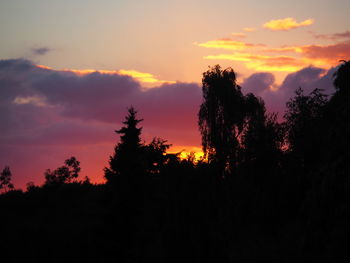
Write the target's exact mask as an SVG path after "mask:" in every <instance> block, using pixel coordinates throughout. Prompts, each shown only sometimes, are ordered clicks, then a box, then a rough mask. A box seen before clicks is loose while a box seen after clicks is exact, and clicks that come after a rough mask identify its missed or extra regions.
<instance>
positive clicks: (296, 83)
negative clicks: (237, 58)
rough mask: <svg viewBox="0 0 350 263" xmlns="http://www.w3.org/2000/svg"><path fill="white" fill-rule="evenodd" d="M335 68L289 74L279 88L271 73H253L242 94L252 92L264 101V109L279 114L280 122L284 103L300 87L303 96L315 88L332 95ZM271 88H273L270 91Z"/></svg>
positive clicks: (246, 80)
mask: <svg viewBox="0 0 350 263" xmlns="http://www.w3.org/2000/svg"><path fill="white" fill-rule="evenodd" d="M334 72H335V68H331V69H330V70H328V71H327V70H324V69H321V68H316V67H307V68H304V69H302V70H299V71H297V72H294V73H291V74H289V75H288V76H287V77H286V78H285V79H284V81H283V83H282V84H281V85H280V86H277V85H276V83H275V79H274V76H273V75H272V74H271V73H255V74H252V75H251V76H250V77H248V78H246V79H245V80H244V81H243V83H242V84H241V85H242V87H243V88H242V90H243V92H244V93H248V92H253V93H254V94H255V95H257V96H260V97H262V98H263V99H264V101H265V104H266V107H267V109H268V110H269V111H271V112H277V113H278V114H279V120H282V117H283V114H284V111H285V105H286V102H287V101H288V100H289V99H290V98H291V97H293V96H294V93H295V90H296V89H298V88H299V87H301V88H302V89H303V90H304V91H305V94H309V93H310V92H312V91H313V90H314V89H315V88H318V89H321V90H323V92H324V93H325V94H327V95H331V94H333V93H334V91H335V90H334V87H333V74H334ZM271 87H273V88H272V89H271Z"/></svg>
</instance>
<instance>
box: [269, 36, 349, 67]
mask: <svg viewBox="0 0 350 263" xmlns="http://www.w3.org/2000/svg"><path fill="white" fill-rule="evenodd" d="M263 51H264V52H274V53H280V52H292V53H296V54H299V55H301V57H302V60H303V61H304V62H305V63H306V64H313V65H315V66H318V67H329V66H334V65H337V64H338V63H339V60H347V59H349V58H350V41H348V42H342V43H336V44H331V45H304V46H290V47H288V46H287V47H281V48H270V49H265V50H263Z"/></svg>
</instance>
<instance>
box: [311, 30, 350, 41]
mask: <svg viewBox="0 0 350 263" xmlns="http://www.w3.org/2000/svg"><path fill="white" fill-rule="evenodd" d="M309 32H310V33H311V34H312V35H313V36H314V37H315V38H317V39H327V40H339V39H344V38H349V39H350V30H346V31H344V32H341V33H335V34H316V33H314V32H312V31H309Z"/></svg>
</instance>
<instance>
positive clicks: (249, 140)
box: [240, 94, 284, 172]
mask: <svg viewBox="0 0 350 263" xmlns="http://www.w3.org/2000/svg"><path fill="white" fill-rule="evenodd" d="M246 110H247V116H246V121H245V129H244V131H243V134H242V138H241V153H242V156H240V162H241V163H242V165H245V166H252V165H253V166H255V167H254V168H255V169H257V168H258V167H259V168H263V167H262V166H264V167H265V168H266V167H268V166H269V167H272V166H276V165H277V162H278V161H279V159H280V157H281V154H282V152H281V148H282V144H283V139H284V136H283V135H284V134H283V129H282V125H280V124H279V123H278V122H277V115H276V114H268V113H267V112H266V108H265V103H264V101H263V100H262V99H261V98H257V97H255V96H254V95H253V94H247V95H246ZM265 172H266V171H265Z"/></svg>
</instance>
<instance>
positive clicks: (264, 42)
mask: <svg viewBox="0 0 350 263" xmlns="http://www.w3.org/2000/svg"><path fill="white" fill-rule="evenodd" d="M349 11H350V1H349V0H304V1H295V0H294V1H291V0H285V1H275V0H266V1H258V0H254V1H253V0H246V1H233V0H215V1H214V0H211V1H206V0H201V1H199V0H198V1H197V0H196V1H194V0H193V1H192V0H187V1H183V0H177V1H160V0H149V1H140V0H138V1H134V0H127V1H126V0H99V1H97V0H84V1H83V0H75V1H68V0H60V1H56V0H52V1H47V0H46V1H42V0H31V1H28V0H0V33H1V40H0V43H1V44H0V123H1V133H0V169H2V168H3V167H4V166H5V165H9V166H10V168H11V171H12V173H13V181H14V184H15V186H17V187H22V188H24V187H25V184H26V183H27V182H29V181H33V182H35V183H36V184H41V183H42V182H43V180H44V177H43V173H44V171H45V169H47V168H50V169H55V168H57V167H58V166H60V165H62V164H63V161H64V160H65V159H67V158H69V157H70V156H76V157H77V159H78V160H80V161H81V166H82V173H81V176H82V177H84V176H89V177H90V178H91V180H92V181H93V182H103V167H104V166H106V165H107V161H108V157H109V155H110V154H112V152H113V147H114V145H115V143H117V141H118V139H119V138H118V136H117V135H116V134H115V133H114V130H116V129H118V128H120V126H121V121H122V120H123V119H124V116H125V114H126V112H127V107H129V106H130V105H133V106H134V107H135V108H136V109H137V110H138V115H139V117H140V118H143V119H144V121H143V122H142V123H141V126H143V133H142V136H143V139H144V140H145V141H146V142H149V141H150V140H151V139H152V137H154V136H157V137H161V138H163V139H166V140H168V142H169V143H171V144H173V148H172V150H173V151H179V150H185V151H187V152H188V151H200V136H199V132H198V128H197V112H198V109H199V105H200V103H201V76H202V73H203V72H204V71H206V70H207V69H208V66H209V65H211V66H212V65H215V64H220V65H221V66H222V67H223V68H225V67H229V66H230V67H232V68H233V69H234V70H235V71H236V72H237V74H238V80H239V84H240V85H241V86H242V90H243V92H244V93H246V92H254V93H255V94H256V95H259V96H261V97H263V98H264V100H265V102H266V105H267V108H268V109H269V110H270V111H276V112H278V113H279V116H283V110H284V105H285V102H286V101H287V100H288V98H290V96H292V94H293V91H294V90H295V89H296V88H298V87H299V86H301V87H302V88H304V89H305V90H306V91H310V90H311V89H312V88H316V87H317V88H323V89H325V91H326V92H327V93H328V94H331V93H332V92H333V90H332V74H333V72H334V67H335V66H336V65H338V64H339V60H342V59H345V60H349V59H350V20H349Z"/></svg>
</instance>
